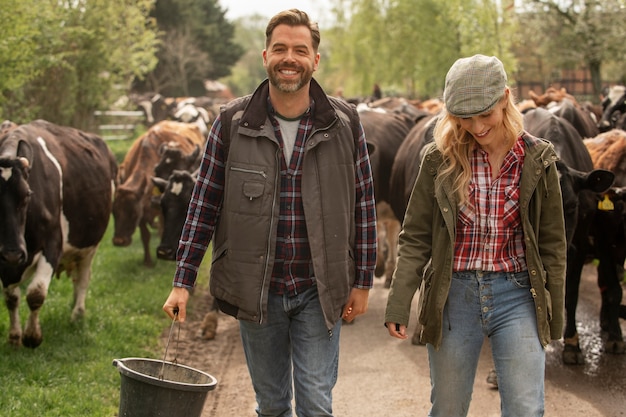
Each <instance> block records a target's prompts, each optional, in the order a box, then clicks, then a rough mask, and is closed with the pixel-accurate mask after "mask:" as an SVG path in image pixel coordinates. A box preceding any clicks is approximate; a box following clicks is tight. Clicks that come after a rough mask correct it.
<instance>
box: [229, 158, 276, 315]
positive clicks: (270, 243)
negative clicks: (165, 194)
mask: <svg viewBox="0 0 626 417" xmlns="http://www.w3.org/2000/svg"><path fill="white" fill-rule="evenodd" d="M279 153H280V147H279V148H278V149H277V150H276V154H275V158H276V162H277V163H280V160H279V159H278V158H279ZM279 166H280V165H279ZM233 169H235V168H233ZM237 170H238V171H242V172H250V173H258V174H259V175H262V176H263V178H267V174H266V173H265V171H254V170H246V169H245V168H237ZM279 187H280V169H278V170H277V171H276V176H275V178H274V194H273V195H272V210H271V215H270V227H269V234H268V235H267V245H265V247H266V252H265V268H264V271H263V284H262V285H261V294H260V298H259V316H260V319H259V324H263V321H264V319H265V318H264V317H263V294H264V293H265V286H266V285H267V274H268V270H269V267H270V265H269V260H270V251H271V250H272V248H271V245H272V230H274V210H276V193H277V192H279Z"/></svg>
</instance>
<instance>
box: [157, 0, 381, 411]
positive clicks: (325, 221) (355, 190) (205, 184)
mask: <svg viewBox="0 0 626 417" xmlns="http://www.w3.org/2000/svg"><path fill="white" fill-rule="evenodd" d="M319 43H320V32H319V29H318V26H317V24H316V23H314V22H312V21H310V20H309V17H308V15H307V14H306V13H304V12H302V11H300V10H297V9H291V10H286V11H284V12H281V13H279V14H277V15H276V16H274V17H273V18H272V19H271V20H270V22H269V24H268V26H267V30H266V44H265V50H264V51H263V65H264V66H265V69H266V70H267V74H268V79H267V80H265V81H264V82H263V83H261V85H260V86H259V87H258V88H257V89H256V91H255V92H254V93H253V94H251V95H249V96H246V97H242V98H239V99H237V100H234V101H233V102H231V103H229V104H228V105H227V106H226V107H225V108H224V110H223V111H222V112H221V114H220V115H219V117H218V118H216V120H215V122H214V124H213V127H212V128H211V132H210V133H209V137H208V141H207V145H206V149H205V152H204V156H203V161H202V165H201V167H200V173H199V175H198V180H197V183H196V185H195V189H194V193H193V196H192V199H191V202H190V205H189V210H188V213H187V219H186V221H185V226H184V228H183V232H182V235H181V240H180V244H179V248H178V254H177V261H178V262H177V269H176V273H175V276H174V288H173V289H172V291H171V293H170V296H169V297H168V299H167V301H166V302H165V305H164V306H163V309H164V310H165V312H166V313H167V314H168V315H170V317H172V318H174V317H175V311H176V309H178V318H179V319H180V320H181V321H184V319H185V316H186V305H187V301H188V298H189V291H188V290H190V289H191V288H193V286H194V284H195V282H196V275H197V271H198V268H199V266H200V263H201V262H202V258H203V256H204V254H205V252H206V250H207V248H208V246H209V242H210V241H211V240H213V257H212V266H211V279H210V288H211V294H212V295H213V296H214V297H215V299H216V300H217V302H218V304H219V307H220V309H221V310H222V311H223V312H225V313H227V314H230V315H232V316H234V317H236V318H237V319H238V320H239V323H240V332H241V339H242V342H243V347H244V352H245V356H246V360H247V364H248V370H249V372H250V376H251V379H252V385H253V386H254V390H255V393H256V400H257V409H256V411H257V414H258V415H259V416H281V417H291V416H292V415H293V411H292V405H291V403H292V399H293V398H295V408H296V414H297V415H298V416H302V417H304V416H332V415H333V414H332V390H333V387H334V386H335V383H336V381H337V370H338V361H339V333H340V330H341V323H342V319H343V320H345V321H347V322H351V321H352V320H354V318H355V317H357V316H358V315H360V314H363V313H365V312H366V311H367V305H368V295H369V289H370V288H371V287H372V284H373V274H374V266H375V263H376V229H375V225H376V214H375V203H374V191H373V182H372V175H371V168H370V163H369V156H368V154H367V147H366V143H365V134H364V133H363V127H362V126H361V122H360V119H359V117H358V114H357V112H356V109H355V107H354V106H352V105H350V104H348V103H346V102H345V101H343V100H340V99H336V98H333V97H329V96H327V95H326V94H325V92H324V90H323V89H322V87H321V86H320V85H319V84H318V83H317V82H316V81H315V80H314V79H313V73H314V72H315V71H316V70H317V68H318V65H319V62H320V54H319V53H318V46H319ZM294 391H295V392H294Z"/></svg>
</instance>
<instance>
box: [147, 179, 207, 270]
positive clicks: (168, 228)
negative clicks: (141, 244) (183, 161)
mask: <svg viewBox="0 0 626 417" xmlns="http://www.w3.org/2000/svg"><path fill="white" fill-rule="evenodd" d="M152 182H153V183H154V184H155V185H156V186H157V187H158V188H159V189H160V190H161V192H162V193H163V194H162V195H161V201H160V204H161V212H162V213H163V234H162V235H161V243H160V244H159V246H158V247H157V258H159V259H165V260H171V261H173V260H174V259H175V258H176V249H177V248H178V241H179V240H180V234H181V232H182V230H183V225H184V223H185V218H186V217H187V208H188V206H189V201H190V200H191V194H192V192H193V187H194V185H195V182H196V179H195V177H194V176H192V174H190V173H189V172H187V171H178V170H177V171H174V172H173V173H172V175H170V177H169V179H168V180H167V181H165V180H163V179H161V178H155V177H153V178H152Z"/></svg>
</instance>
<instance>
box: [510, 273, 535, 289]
mask: <svg viewBox="0 0 626 417" xmlns="http://www.w3.org/2000/svg"><path fill="white" fill-rule="evenodd" d="M507 276H508V280H509V281H510V282H511V283H513V285H515V286H516V287H517V288H530V276H529V275H528V272H527V271H524V272H510V273H508V274H507Z"/></svg>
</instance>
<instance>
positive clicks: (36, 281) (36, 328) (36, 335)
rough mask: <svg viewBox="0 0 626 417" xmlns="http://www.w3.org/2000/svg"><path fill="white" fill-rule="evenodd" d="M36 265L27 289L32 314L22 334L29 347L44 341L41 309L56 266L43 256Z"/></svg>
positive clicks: (23, 341) (23, 340)
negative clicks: (40, 315)
mask: <svg viewBox="0 0 626 417" xmlns="http://www.w3.org/2000/svg"><path fill="white" fill-rule="evenodd" d="M36 265H37V267H36V270H35V273H34V274H33V278H32V280H31V283H30V284H29V285H28V288H27V289H26V302H27V303H28V308H29V309H30V314H29V316H28V320H27V322H26V326H25V328H24V334H23V336H22V344H23V345H24V346H26V347H29V348H36V347H37V346H39V345H40V344H41V342H42V341H43V335H42V333H41V326H40V324H39V311H40V310H41V307H42V306H43V303H44V301H46V297H47V296H48V288H49V287H50V281H51V279H52V275H53V273H54V268H53V267H52V265H51V264H50V263H48V261H47V260H46V258H45V257H43V256H41V257H40V258H39V260H38V261H37V263H36Z"/></svg>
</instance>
